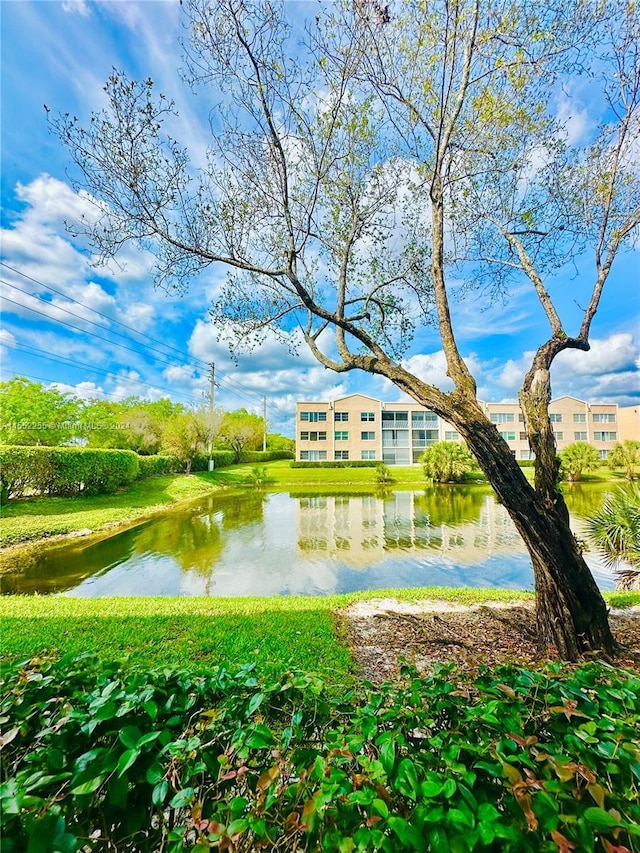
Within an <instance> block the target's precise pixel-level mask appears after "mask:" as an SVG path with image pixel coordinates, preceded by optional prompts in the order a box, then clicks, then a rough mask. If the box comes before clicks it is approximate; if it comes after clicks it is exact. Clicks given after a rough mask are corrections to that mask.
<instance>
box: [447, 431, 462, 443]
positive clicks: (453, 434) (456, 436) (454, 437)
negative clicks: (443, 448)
mask: <svg viewBox="0 0 640 853" xmlns="http://www.w3.org/2000/svg"><path fill="white" fill-rule="evenodd" d="M444 440H445V441H460V433H459V432H458V430H456V429H447V430H445V433H444Z"/></svg>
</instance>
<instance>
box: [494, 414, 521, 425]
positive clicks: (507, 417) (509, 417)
mask: <svg viewBox="0 0 640 853" xmlns="http://www.w3.org/2000/svg"><path fill="white" fill-rule="evenodd" d="M515 419H516V416H515V415H514V414H513V412H492V413H491V423H492V424H512V423H513V422H514V421H515Z"/></svg>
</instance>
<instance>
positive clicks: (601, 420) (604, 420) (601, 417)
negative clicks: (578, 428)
mask: <svg viewBox="0 0 640 853" xmlns="http://www.w3.org/2000/svg"><path fill="white" fill-rule="evenodd" d="M593 422H594V424H614V423H615V422H616V416H615V415H614V414H613V412H600V413H599V414H596V413H595V412H594V415H593Z"/></svg>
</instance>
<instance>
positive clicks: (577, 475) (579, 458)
mask: <svg viewBox="0 0 640 853" xmlns="http://www.w3.org/2000/svg"><path fill="white" fill-rule="evenodd" d="M559 456H560V476H561V477H562V479H563V480H569V481H570V482H571V483H576V482H578V480H581V479H582V475H583V474H586V473H587V472H588V471H595V470H596V468H598V467H599V466H600V464H601V460H600V456H599V455H598V451H597V450H596V449H595V447H592V446H591V445H590V444H587V442H586V441H574V443H573V444H570V445H569V446H568V447H565V448H564V450H561V451H560V453H559Z"/></svg>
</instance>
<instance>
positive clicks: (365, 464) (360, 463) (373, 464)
mask: <svg viewBox="0 0 640 853" xmlns="http://www.w3.org/2000/svg"><path fill="white" fill-rule="evenodd" d="M381 464H383V463H382V462H381V461H380V460H379V459H378V460H366V461H364V460H362V459H354V461H353V462H348V461H347V462H315V461H314V462H307V461H304V462H292V463H291V467H292V468H377V467H378V465H381Z"/></svg>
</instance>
